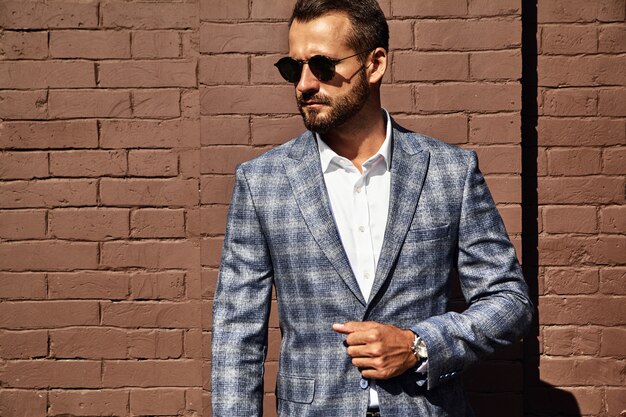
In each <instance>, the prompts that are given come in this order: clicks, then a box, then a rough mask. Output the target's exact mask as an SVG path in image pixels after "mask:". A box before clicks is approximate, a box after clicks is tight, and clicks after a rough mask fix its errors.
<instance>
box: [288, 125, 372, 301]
mask: <svg viewBox="0 0 626 417" xmlns="http://www.w3.org/2000/svg"><path fill="white" fill-rule="evenodd" d="M283 165H284V166H285V171H286V173H287V177H288V178H289V182H290V184H291V188H292V190H293V194H294V196H295V199H296V202H297V203H298V207H299V208H300V212H301V213H302V217H304V221H305V222H306V224H307V226H308V228H309V231H310V232H311V234H312V235H313V238H314V239H315V240H316V241H317V243H318V244H319V246H320V248H321V249H322V251H323V252H324V254H325V255H326V257H327V258H328V260H329V261H330V263H331V264H332V265H333V267H334V268H335V270H336V271H337V273H338V274H339V276H340V277H341V278H342V279H343V281H344V282H345V283H346V285H347V286H348V288H349V289H350V291H352V293H353V294H354V296H355V297H356V298H357V299H358V300H359V302H360V303H361V304H362V305H363V306H365V305H366V301H365V299H364V298H363V295H362V294H361V290H360V289H359V285H358V283H357V281H356V278H355V276H354V273H353V272H352V268H351V267H350V262H349V261H348V256H347V255H346V252H345V250H344V248H343V246H342V244H341V238H340V237H339V232H338V231H337V226H336V225H335V220H334V218H333V215H332V212H331V208H330V201H329V199H328V193H327V191H326V185H325V183H324V176H323V173H322V168H321V164H320V158H319V151H318V149H317V144H316V142H315V137H314V136H313V134H312V133H311V132H309V131H307V132H305V133H303V134H302V135H300V137H299V138H298V139H296V141H295V142H294V144H293V146H292V148H291V150H290V152H289V156H288V157H287V158H285V159H284V161H283Z"/></svg>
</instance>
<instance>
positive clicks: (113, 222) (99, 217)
mask: <svg viewBox="0 0 626 417" xmlns="http://www.w3.org/2000/svg"><path fill="white" fill-rule="evenodd" d="M48 217H49V218H48V225H49V231H50V235H51V236H52V237H56V238H59V239H80V240H93V241H101V240H109V239H118V238H124V237H128V236H129V230H128V210H125V209H101V208H85V209H57V210H51V211H50V214H49V216H48Z"/></svg>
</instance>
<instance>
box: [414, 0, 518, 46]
mask: <svg viewBox="0 0 626 417" xmlns="http://www.w3.org/2000/svg"><path fill="white" fill-rule="evenodd" d="M416 4H419V3H416ZM521 29H522V25H521V23H520V21H519V20H518V19H502V18H490V19H481V20H457V19H443V20H420V21H417V22H415V46H416V47H417V49H425V50H446V51H449V50H452V51H467V50H477V51H480V50H492V49H510V48H519V47H520V45H521Z"/></svg>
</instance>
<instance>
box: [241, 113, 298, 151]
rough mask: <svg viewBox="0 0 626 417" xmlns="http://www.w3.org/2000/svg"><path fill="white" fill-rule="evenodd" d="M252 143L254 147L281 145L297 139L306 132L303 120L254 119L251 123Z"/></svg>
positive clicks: (293, 118)
mask: <svg viewBox="0 0 626 417" xmlns="http://www.w3.org/2000/svg"><path fill="white" fill-rule="evenodd" d="M251 129H252V143H253V144H254V145H280V144H282V143H285V142H287V141H288V140H289V139H291V138H295V137H296V136H298V135H300V134H301V133H302V132H303V131H304V129H305V128H304V126H303V124H302V118H301V117H299V116H296V117H284V118H266V117H253V118H252V123H251Z"/></svg>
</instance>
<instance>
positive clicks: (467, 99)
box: [415, 83, 521, 112]
mask: <svg viewBox="0 0 626 417" xmlns="http://www.w3.org/2000/svg"><path fill="white" fill-rule="evenodd" d="M415 95H416V103H417V104H416V106H417V108H418V109H419V110H420V111H431V112H432V111H434V112H441V111H470V112H473V111H476V112H500V111H507V110H508V111H512V110H520V108H521V95H520V86H519V84H514V83H507V84H479V83H471V84H470V83H449V84H438V85H418V86H417V87H416V88H415Z"/></svg>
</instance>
